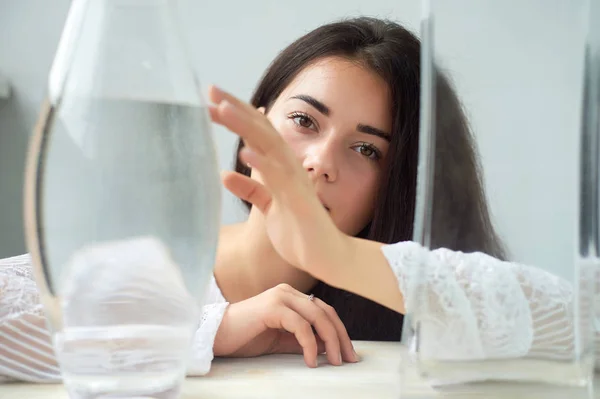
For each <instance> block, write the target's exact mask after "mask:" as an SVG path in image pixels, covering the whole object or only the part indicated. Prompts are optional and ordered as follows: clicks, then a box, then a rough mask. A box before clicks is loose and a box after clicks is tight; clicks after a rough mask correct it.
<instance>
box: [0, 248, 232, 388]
mask: <svg viewBox="0 0 600 399" xmlns="http://www.w3.org/2000/svg"><path fill="white" fill-rule="evenodd" d="M204 303H206V305H205V306H204V308H203V314H202V320H201V321H200V323H199V326H198V330H197V331H196V334H195V336H194V343H193V350H192V351H191V357H190V360H189V366H188V375H203V374H206V373H207V372H208V371H209V370H210V364H211V361H212V359H213V352H212V347H213V343H214V339H215V335H216V333H217V330H218V328H219V325H220V323H221V320H222V318H223V314H224V313H225V309H226V308H227V305H228V303H227V302H226V301H225V298H223V295H222V294H221V291H220V290H219V288H218V286H217V284H216V282H215V280H214V278H213V279H212V281H211V283H210V288H209V292H208V295H207V298H206V299H205V301H204ZM51 342H52V338H51V335H50V332H49V330H48V328H47V325H46V318H45V317H44V313H43V309H42V305H41V304H40V300H39V295H38V291H37V287H36V285H35V280H34V278H33V273H32V266H31V258H30V256H29V255H21V256H16V257H12V258H7V259H0V382H2V381H6V380H20V381H29V382H58V381H60V369H59V367H58V365H57V363H56V359H55V355H54V349H53V347H52V343H51Z"/></svg>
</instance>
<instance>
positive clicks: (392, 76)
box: [235, 17, 504, 341]
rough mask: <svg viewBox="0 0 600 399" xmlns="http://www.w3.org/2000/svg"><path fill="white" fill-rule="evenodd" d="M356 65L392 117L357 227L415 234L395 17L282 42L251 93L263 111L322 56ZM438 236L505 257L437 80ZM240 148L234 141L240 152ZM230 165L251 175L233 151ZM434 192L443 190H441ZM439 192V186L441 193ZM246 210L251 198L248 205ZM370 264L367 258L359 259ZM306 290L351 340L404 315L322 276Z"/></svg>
mask: <svg viewBox="0 0 600 399" xmlns="http://www.w3.org/2000/svg"><path fill="white" fill-rule="evenodd" d="M332 56H337V57H344V58H346V59H349V60H352V61H355V62H359V63H361V64H362V65H364V66H365V67H366V68H369V69H370V70H372V71H374V72H375V73H377V74H378V75H379V76H380V77H381V78H382V79H383V80H384V81H385V82H387V84H388V86H389V89H390V93H391V98H392V109H391V110H390V112H391V113H392V115H393V122H392V137H391V142H390V146H389V150H388V154H387V156H386V159H385V166H384V172H383V175H382V180H381V181H382V182H383V184H382V185H381V187H380V188H379V192H378V195H377V199H376V206H375V211H374V216H373V219H372V220H371V222H370V223H369V224H368V225H367V226H366V227H365V228H364V229H363V230H362V231H361V232H360V233H359V234H358V236H359V237H362V238H366V239H370V240H375V241H379V242H382V243H388V244H391V243H396V242H400V241H408V240H411V239H412V232H413V220H414V213H415V196H416V179H417V161H418V152H419V151H418V146H419V140H418V139H419V137H418V134H419V97H420V96H419V93H420V42H419V40H418V39H417V38H416V37H415V36H414V35H413V34H412V33H411V32H409V31H408V30H406V29H405V28H403V27H402V26H400V25H399V24H397V23H394V22H390V21H386V20H380V19H375V18H367V17H361V18H353V19H347V20H342V21H339V22H334V23H331V24H327V25H324V26H321V27H319V28H317V29H315V30H313V31H311V32H309V33H308V34H306V35H304V36H302V37H301V38H299V39H298V40H296V41H295V42H293V43H292V44H291V45H289V46H288V47H287V48H285V49H284V50H283V51H282V52H281V53H280V54H279V55H278V56H277V58H275V60H274V61H273V62H272V63H271V65H270V66H269V68H268V69H267V71H266V72H265V74H264V76H263V77H262V80H261V81H260V83H259V84H258V87H257V88H256V91H255V92H254V95H253V96H252V99H251V104H252V105H253V106H255V107H257V108H258V107H264V108H265V109H266V110H267V111H268V110H269V108H270V107H271V106H272V105H273V103H274V102H275V100H276V99H277V97H278V96H279V95H280V94H281V92H282V91H283V90H284V89H285V88H286V87H287V86H288V85H289V84H290V83H291V81H292V80H293V79H294V78H295V77H296V75H297V74H298V73H299V72H300V71H302V70H303V69H304V68H305V67H306V66H308V65H309V64H311V63H312V62H314V61H316V60H319V59H322V58H325V57H332ZM436 95H437V103H436V104H437V108H436V112H437V143H436V151H437V154H436V173H435V180H436V181H435V187H436V190H437V191H436V195H435V203H434V208H435V212H434V215H433V225H434V226H435V231H436V234H435V237H433V239H432V247H434V248H437V247H445V248H450V249H453V250H459V251H464V252H473V251H481V252H485V253H487V254H490V255H492V256H496V257H498V258H501V259H503V258H504V250H503V248H502V244H501V243H500V240H499V239H498V237H497V235H496V233H495V232H494V229H493V226H492V224H491V221H490V216H489V211H488V207H487V202H486V198H485V194H484V190H483V184H482V179H481V176H480V172H479V164H478V158H477V154H476V150H475V146H474V143H473V138H472V136H471V132H470V129H469V125H468V123H467V120H466V117H465V115H464V112H463V110H462V106H461V104H460V101H459V100H458V98H457V96H456V94H455V91H454V89H453V88H452V86H451V84H450V82H449V81H448V79H447V78H445V77H444V76H443V74H440V75H439V76H438V79H437V92H436ZM242 147H243V142H242V141H241V140H240V142H239V143H238V148H237V153H239V150H241V149H242ZM235 170H236V171H237V172H239V173H242V174H245V175H247V176H249V175H250V169H249V168H248V167H247V166H246V165H245V164H244V163H242V162H240V160H239V157H236V164H235ZM440 190H441V191H440ZM440 193H443V195H442V194H440ZM246 205H247V206H248V208H250V204H248V203H246ZM365 267H369V265H365ZM312 292H313V294H315V296H317V297H319V298H321V299H322V300H324V301H325V302H327V303H329V304H330V305H331V306H333V307H334V308H335V309H336V311H337V312H338V314H339V316H340V318H341V319H342V321H343V322H344V324H345V326H346V328H347V330H348V333H349V334H350V337H351V338H352V339H354V340H379V341H397V340H399V339H400V335H401V327H402V316H401V315H399V314H397V313H395V312H393V311H391V310H389V309H387V308H385V307H383V306H381V305H379V304H376V303H374V302H372V301H369V300H367V299H364V298H362V297H360V296H358V295H355V294H352V293H349V292H346V291H343V290H340V289H337V288H333V287H331V286H328V285H327V284H325V283H322V282H319V283H318V284H317V286H316V287H314V289H313V291H312Z"/></svg>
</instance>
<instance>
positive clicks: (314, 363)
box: [313, 359, 319, 368]
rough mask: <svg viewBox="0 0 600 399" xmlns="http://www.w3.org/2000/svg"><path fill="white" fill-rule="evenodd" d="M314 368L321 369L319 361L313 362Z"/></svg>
mask: <svg viewBox="0 0 600 399" xmlns="http://www.w3.org/2000/svg"><path fill="white" fill-rule="evenodd" d="M313 366H314V367H315V368H317V367H319V361H318V360H317V359H315V361H314V362H313Z"/></svg>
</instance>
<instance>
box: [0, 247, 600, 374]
mask: <svg viewBox="0 0 600 399" xmlns="http://www.w3.org/2000/svg"><path fill="white" fill-rule="evenodd" d="M383 253H384V255H385V257H386V258H387V260H388V262H389V264H390V266H391V267H392V269H393V270H394V272H395V274H396V276H397V278H398V283H399V287H400V290H401V292H402V293H403V295H404V297H405V300H406V301H407V302H406V303H405V306H406V309H407V311H409V312H411V311H412V309H413V308H414V306H413V304H412V303H410V301H411V298H415V296H414V295H415V292H419V296H418V298H420V299H421V300H422V302H421V303H419V306H418V312H419V314H417V315H416V316H417V317H418V318H419V320H420V321H421V322H422V323H423V328H422V331H423V332H424V334H423V343H422V344H421V345H420V348H422V350H423V351H425V352H426V353H425V354H435V358H437V359H440V360H442V359H454V360H458V359H483V358H486V359H489V358H508V357H521V356H528V355H530V356H535V357H545V358H556V359H561V358H563V359H564V358H569V357H571V356H572V353H573V341H574V339H573V336H574V335H573V320H574V316H573V310H574V308H573V288H572V285H571V284H570V283H568V282H567V281H565V280H563V279H561V278H559V277H557V276H554V275H552V274H550V273H548V272H546V271H544V270H541V269H538V268H535V267H530V266H526V265H521V264H517V263H512V262H503V261H499V260H498V259H495V258H493V257H490V256H487V255H485V254H482V253H470V254H465V253H461V252H456V251H451V250H447V249H437V250H434V251H429V250H427V249H425V248H423V247H421V246H420V245H418V244H416V243H413V242H401V243H397V244H392V245H387V246H384V247H383ZM420 273H422V274H420ZM419 274H420V275H421V276H423V277H424V279H422V280H420V281H417V279H416V276H418V275H419ZM417 290H418V291H417ZM205 303H206V304H207V305H205V306H204V308H203V314H202V319H201V320H200V321H199V325H198V329H197V331H196V334H195V337H194V345H193V350H192V351H191V359H190V361H189V364H188V375H204V374H206V373H207V372H208V371H209V370H210V364H211V362H212V359H213V351H212V347H213V343H214V339H215V335H216V333H217V330H218V328H219V325H220V323H221V320H222V318H223V314H224V313H225V309H226V308H227V306H228V303H227V302H226V300H225V299H224V298H223V295H222V294H221V292H220V290H219V288H218V286H217V284H216V282H215V280H214V278H213V279H212V281H211V285H210V290H209V292H208V296H207V298H206V301H205ZM598 336H599V335H598V332H597V331H596V335H595V337H596V339H598ZM2 378H3V379H17V380H24V381H30V382H49V381H58V380H60V370H59V368H58V366H57V364H56V360H55V357H54V352H53V349H52V345H51V337H50V333H49V332H48V330H47V328H46V321H45V318H44V315H43V312H42V305H41V304H40V302H39V296H38V292H37V289H36V285H35V282H34V279H33V275H32V266H31V259H30V257H29V255H21V256H17V257H12V258H8V259H3V260H0V379H2Z"/></svg>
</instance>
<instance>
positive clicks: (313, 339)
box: [213, 284, 358, 367]
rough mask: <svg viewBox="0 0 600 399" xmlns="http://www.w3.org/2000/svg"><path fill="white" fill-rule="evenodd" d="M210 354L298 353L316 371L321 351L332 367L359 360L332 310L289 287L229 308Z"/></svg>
mask: <svg viewBox="0 0 600 399" xmlns="http://www.w3.org/2000/svg"><path fill="white" fill-rule="evenodd" d="M213 350H214V353H215V356H229V357H253V356H260V355H267V354H273V353H299V354H304V361H305V363H306V365H307V366H309V367H317V356H318V355H319V354H320V353H323V352H326V354H327V360H328V361H329V363H331V364H332V365H335V366H339V365H341V364H342V362H344V361H345V362H351V363H354V362H356V361H358V358H357V356H356V354H355V352H354V348H353V346H352V342H351V341H350V338H349V337H348V333H347V332H346V328H345V327H344V324H343V323H342V321H341V320H340V318H339V317H338V315H337V313H336V312H335V310H334V309H333V308H332V307H331V306H329V305H327V304H326V303H324V302H323V301H321V300H320V299H318V298H312V297H309V296H307V295H305V294H303V293H301V292H300V291H297V290H296V289H294V288H292V287H291V286H289V285H287V284H281V285H278V286H277V287H274V288H271V289H270V290H267V291H265V292H263V293H262V294H259V295H257V296H255V297H252V298H249V299H247V300H245V301H241V302H237V303H234V304H232V305H229V308H228V309H227V311H226V312H225V315H224V316H223V321H222V322H221V325H220V327H219V330H218V331H217V336H216V338H215V343H214V347H213Z"/></svg>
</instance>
